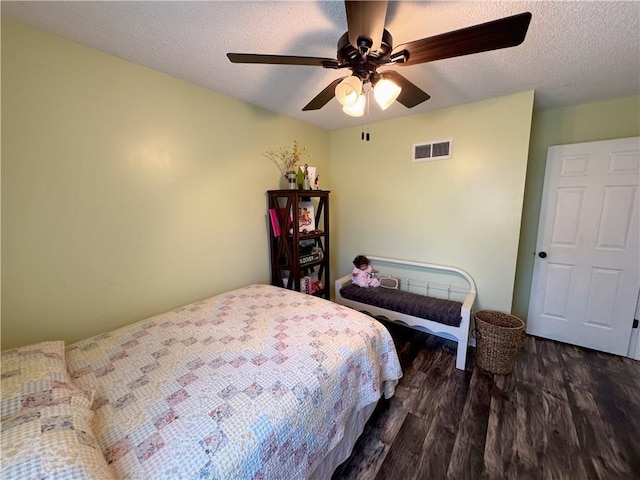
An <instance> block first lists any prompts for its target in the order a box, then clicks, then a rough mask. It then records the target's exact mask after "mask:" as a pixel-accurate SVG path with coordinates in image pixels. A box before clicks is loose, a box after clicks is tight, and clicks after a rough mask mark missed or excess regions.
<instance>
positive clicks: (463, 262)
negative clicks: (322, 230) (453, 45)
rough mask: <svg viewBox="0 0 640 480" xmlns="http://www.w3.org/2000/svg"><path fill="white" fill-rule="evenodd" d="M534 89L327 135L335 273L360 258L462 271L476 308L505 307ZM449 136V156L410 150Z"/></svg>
mask: <svg viewBox="0 0 640 480" xmlns="http://www.w3.org/2000/svg"><path fill="white" fill-rule="evenodd" d="M532 109H533V92H524V93H521V94H517V95H511V96H507V97H501V98H497V99H493V100H488V101H484V102H479V103H474V104H468V105H462V106H459V107H455V108H450V109H446V110H440V111H435V112H430V113H426V114H421V115H413V116H408V117H403V118H399V119H394V120H389V121H385V122H380V123H376V124H373V125H371V127H370V132H371V141H370V142H363V141H361V140H360V132H361V131H362V128H351V129H345V130H340V131H336V132H332V133H331V165H330V172H331V183H332V188H333V193H332V200H331V201H332V212H333V213H332V215H333V221H334V224H333V235H332V237H333V246H334V252H337V253H336V256H335V262H334V263H335V264H336V267H335V268H334V275H335V276H336V278H337V277H338V276H339V275H344V274H346V273H349V271H350V270H351V268H352V264H351V261H352V259H353V257H354V256H355V255H357V254H358V253H364V254H369V255H381V256H388V257H396V258H404V259H409V260H414V261H422V262H428V263H441V264H445V265H454V266H457V267H460V268H462V269H464V270H466V271H467V272H469V273H470V274H471V276H472V277H473V278H474V280H475V281H476V284H477V287H478V292H479V293H478V303H477V304H476V306H477V308H490V309H497V310H507V311H508V310H510V308H511V300H512V295H513V286H514V278H515V268H516V257H517V251H518V237H519V231H520V219H521V211H522V200H523V195H524V185H525V172H526V164H527V152H528V148H529V133H530V129H531V118H532ZM449 138H451V139H453V158H452V159H450V160H440V161H434V162H423V163H412V162H411V152H412V145H413V144H415V143H421V142H425V141H430V140H443V139H449Z"/></svg>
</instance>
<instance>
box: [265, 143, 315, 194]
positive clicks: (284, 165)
mask: <svg viewBox="0 0 640 480" xmlns="http://www.w3.org/2000/svg"><path fill="white" fill-rule="evenodd" d="M262 155H264V156H265V157H267V158H268V159H270V160H271V161H272V162H273V163H275V164H276V166H277V167H278V168H279V169H280V172H281V174H282V177H281V178H284V179H286V182H287V183H286V185H287V187H286V188H288V189H291V190H295V189H297V188H298V185H297V178H298V174H297V167H296V166H297V165H298V164H299V163H300V160H301V159H302V158H304V157H311V155H309V154H308V153H307V147H305V146H304V145H302V146H301V145H300V144H299V143H298V140H294V141H293V148H292V149H291V150H289V149H288V148H285V147H280V148H279V149H278V150H277V151H273V150H271V151H268V152H265V153H263V154H262Z"/></svg>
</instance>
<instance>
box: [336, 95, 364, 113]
mask: <svg viewBox="0 0 640 480" xmlns="http://www.w3.org/2000/svg"><path fill="white" fill-rule="evenodd" d="M366 103H367V102H366V100H365V98H364V95H359V96H358V98H357V100H356V103H354V104H353V105H345V106H344V107H342V111H343V112H344V113H346V114H347V115H351V116H352V117H361V116H362V115H364V107H365V106H366Z"/></svg>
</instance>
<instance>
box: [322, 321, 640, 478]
mask: <svg viewBox="0 0 640 480" xmlns="http://www.w3.org/2000/svg"><path fill="white" fill-rule="evenodd" d="M385 325H386V326H387V328H388V329H389V330H390V331H391V334H392V335H393V337H394V340H395V341H396V347H397V350H398V354H399V356H400V361H401V363H402V368H403V372H404V376H403V378H402V379H401V380H400V383H399V384H398V387H397V389H396V394H395V395H394V396H393V397H392V398H391V399H390V400H388V401H381V402H380V403H379V405H378V407H377V409H376V411H375V412H374V414H373V415H372V417H371V419H370V420H369V422H368V423H367V426H366V427H365V430H364V432H363V434H362V436H361V438H360V439H359V440H358V443H357V444H356V446H355V447H354V451H353V453H352V455H351V457H350V458H349V459H348V460H347V461H346V462H345V463H343V464H342V465H341V466H340V467H338V469H337V470H336V472H335V473H334V475H333V480H346V479H360V480H374V479H375V480H395V479H398V480H414V479H416V480H418V479H419V480H423V479H434V480H438V479H456V480H457V479H461V480H467V479H470V480H472V479H531V480H534V479H535V480H538V479H554V480H555V479H558V480H565V479H576V480H583V479H589V480H592V479H593V480H596V479H607V480H623V479H640V362H637V361H634V360H631V359H628V358H623V357H617V356H614V355H608V354H604V353H600V352H596V351H592V350H587V349H583V348H579V347H574V346H571V345H565V344H561V343H557V342H554V341H550V340H545V339H541V338H536V337H531V336H527V339H526V340H525V343H524V345H523V347H522V349H521V350H520V351H519V353H518V357H517V359H516V365H515V368H514V371H513V373H511V374H510V375H492V374H489V373H486V372H483V371H481V370H480V369H478V368H475V366H474V365H475V362H474V359H473V353H472V354H471V355H470V356H471V358H469V360H468V362H467V368H468V369H469V371H465V372H463V371H460V370H456V368H455V357H454V354H455V345H456V344H455V343H453V342H450V341H448V340H443V339H440V338H438V337H434V336H431V335H427V334H424V333H422V332H418V331H415V330H411V329H408V328H406V327H403V326H401V325H397V324H390V323H386V322H385ZM471 351H472V352H473V351H475V349H471Z"/></svg>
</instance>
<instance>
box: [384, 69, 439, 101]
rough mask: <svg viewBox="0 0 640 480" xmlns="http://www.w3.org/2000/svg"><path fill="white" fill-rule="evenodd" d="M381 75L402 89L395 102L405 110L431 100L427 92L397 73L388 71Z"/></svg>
mask: <svg viewBox="0 0 640 480" xmlns="http://www.w3.org/2000/svg"><path fill="white" fill-rule="evenodd" d="M383 75H384V78H388V79H390V80H393V82H394V83H395V84H396V85H398V86H399V87H401V88H402V91H401V92H400V95H398V98H397V99H396V101H398V102H400V103H401V104H402V105H404V106H405V107H407V108H413V107H415V106H416V105H419V104H421V103H422V102H426V101H427V100H429V99H430V98H431V96H430V95H429V94H428V93H427V92H425V91H423V90H422V89H421V88H420V87H417V86H416V85H414V84H413V83H411V82H410V81H409V80H407V79H406V78H404V77H403V76H402V75H400V74H399V73H398V72H394V71H393V70H390V71H387V72H384V74H383Z"/></svg>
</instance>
